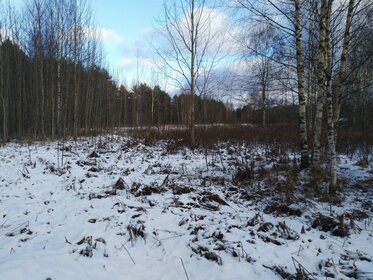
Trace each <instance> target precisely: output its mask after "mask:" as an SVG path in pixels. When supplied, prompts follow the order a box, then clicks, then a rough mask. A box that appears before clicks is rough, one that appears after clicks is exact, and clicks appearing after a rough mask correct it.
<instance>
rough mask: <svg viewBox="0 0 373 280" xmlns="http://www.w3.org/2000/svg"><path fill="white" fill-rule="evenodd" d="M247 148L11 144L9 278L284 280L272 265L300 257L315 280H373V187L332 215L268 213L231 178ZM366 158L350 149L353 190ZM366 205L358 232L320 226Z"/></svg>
mask: <svg viewBox="0 0 373 280" xmlns="http://www.w3.org/2000/svg"><path fill="white" fill-rule="evenodd" d="M61 149H63V150H64V151H61ZM242 150H248V149H242ZM249 150H250V149H249ZM218 151H220V152H218ZM240 151H241V150H240V146H239V145H233V144H232V145H231V146H230V147H229V144H226V146H225V147H224V148H221V149H220V150H209V151H208V155H207V158H205V151H204V150H198V149H197V150H195V151H191V150H189V149H187V148H182V147H181V148H180V150H177V151H170V149H169V147H168V144H167V143H166V142H158V143H155V144H154V145H152V146H146V145H144V144H143V143H142V142H141V141H136V140H134V139H130V138H123V137H119V136H112V137H110V138H105V137H104V138H102V137H97V138H84V139H81V140H79V141H77V142H75V141H66V142H65V143H63V144H62V143H58V142H40V143H33V144H29V145H27V144H16V143H10V144H7V145H5V146H3V147H0V279H48V278H50V279H53V280H54V279H187V276H186V274H187V275H188V277H189V279H201V280H202V279H203V280H206V279H274V278H276V277H278V278H281V277H280V276H279V275H278V274H276V273H275V272H274V270H273V269H269V268H273V267H281V268H283V269H284V270H285V271H287V272H289V273H291V274H292V275H295V273H296V268H295V266H294V264H293V259H292V258H294V259H295V260H296V261H299V263H300V264H301V265H302V266H304V268H305V269H307V271H309V272H311V273H312V275H313V276H312V277H314V279H322V278H325V273H326V272H330V273H333V274H334V275H335V277H336V278H337V279H350V278H349V277H348V276H346V273H344V272H346V271H347V272H350V271H355V272H356V271H357V272H358V277H359V279H373V274H372V272H373V262H372V261H371V260H372V252H373V237H372V236H373V224H372V217H371V216H372V215H371V214H372V209H373V206H372V205H371V204H369V201H372V200H371V198H372V192H370V191H368V192H367V191H366V189H365V190H358V189H356V190H348V191H346V193H345V200H344V202H343V203H342V204H341V205H339V206H333V207H332V213H330V205H329V204H328V203H325V202H320V201H316V200H313V199H311V198H308V199H305V200H299V201H298V202H297V203H293V204H292V206H291V209H300V210H302V212H303V213H302V215H300V216H296V215H293V216H289V215H282V214H276V213H274V212H268V211H264V209H265V207H266V206H267V205H268V203H269V201H270V198H268V200H265V199H263V200H261V199H259V200H258V199H253V200H248V199H243V198H242V196H241V192H242V190H243V189H244V190H245V191H247V192H248V193H249V194H250V193H251V189H250V188H254V186H236V185H235V184H234V183H232V176H234V174H235V172H236V167H235V166H234V165H235V164H236V162H237V161H238V160H242V159H244V158H245V157H246V155H245V154H243V152H240ZM250 151H251V152H252V153H255V155H252V157H253V158H255V157H256V156H258V155H261V156H263V154H264V151H263V149H262V148H261V147H254V148H253V149H251V150H250ZM92 152H95V153H96V155H94V154H92ZM218 153H221V154H220V155H219V154H218ZM232 153H233V155H232ZM62 155H63V157H62ZM95 156H97V157H95ZM264 158H265V157H264ZM355 162H356V160H355V159H353V158H350V157H347V156H341V161H340V165H339V168H340V169H339V171H340V173H341V174H344V175H345V176H347V177H348V178H349V179H350V185H352V184H353V183H354V182H356V181H358V180H361V179H365V180H366V179H370V178H372V174H371V173H370V172H369V171H370V170H369V169H368V168H361V167H358V166H356V165H355V164H354V163H355ZM206 163H207V165H206ZM271 165H272V164H271V162H266V160H265V159H263V162H262V163H260V164H257V165H256V166H265V167H266V168H270V166H271ZM271 172H272V171H271ZM280 176H282V175H280ZM284 176H285V175H284ZM285 177H286V176H285ZM285 177H283V178H281V180H279V181H281V182H282V181H284V180H286V178H285ZM120 178H121V179H122V180H123V184H122V185H121V184H120V183H118V182H119V181H118V180H119V179H120ZM263 184H264V183H263V182H262V183H261V184H260V186H263ZM260 186H259V188H260ZM371 187H372V186H370V189H371ZM230 188H231V190H229V189H230ZM240 188H241V189H240ZM255 188H256V187H255ZM253 193H254V192H253ZM255 195H256V194H255ZM272 195H273V194H271V196H272ZM363 203H366V204H367V205H368V208H366V209H365V210H364V209H362V208H361V205H362V204H363ZM369 205H370V206H369ZM369 207H370V208H369ZM356 209H360V210H362V211H363V212H364V213H366V214H367V215H368V216H369V217H368V218H364V219H354V220H353V223H354V226H351V229H350V235H349V236H348V237H344V238H342V237H337V236H334V235H333V234H332V233H331V232H323V231H320V229H319V228H313V227H311V225H312V221H313V220H314V219H315V216H316V215H318V214H323V215H326V216H330V215H331V214H332V215H333V217H337V215H341V214H343V213H347V212H348V213H351V211H353V210H356ZM266 212H267V213H266ZM254 217H257V219H256V220H255V219H254V220H255V222H253V223H252V225H248V221H250V220H251V219H252V218H254ZM347 221H348V220H347ZM264 223H271V225H272V227H271V226H270V225H269V229H268V230H267V231H260V228H261V226H263V224H264ZM302 228H304V229H305V231H304V232H303V230H302ZM302 232H303V233H302ZM289 237H291V238H289ZM269 239H270V240H272V241H275V243H278V244H277V245H276V244H274V243H273V242H272V241H270V242H268V240H269ZM183 265H184V267H185V271H184V268H183ZM320 267H321V268H320ZM309 277H311V276H309ZM309 279H312V278H309Z"/></svg>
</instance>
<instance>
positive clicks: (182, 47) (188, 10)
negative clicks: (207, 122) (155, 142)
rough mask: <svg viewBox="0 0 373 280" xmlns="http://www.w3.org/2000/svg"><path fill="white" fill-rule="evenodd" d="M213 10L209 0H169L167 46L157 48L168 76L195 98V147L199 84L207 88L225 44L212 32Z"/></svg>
mask: <svg viewBox="0 0 373 280" xmlns="http://www.w3.org/2000/svg"><path fill="white" fill-rule="evenodd" d="M212 11H213V9H211V8H209V7H208V6H207V1H206V0H172V1H169V2H167V1H165V2H164V14H163V19H162V21H161V28H160V30H159V31H160V34H161V35H162V37H163V39H164V40H165V45H166V46H165V48H156V51H157V53H158V54H159V56H160V57H161V58H162V60H163V62H164V63H165V64H166V66H167V68H168V69H169V70H171V72H172V75H169V76H168V77H169V78H172V79H174V80H175V81H176V82H177V84H178V85H179V86H180V88H184V84H186V85H187V90H188V91H189V93H190V95H191V98H190V106H189V126H190V144H191V146H192V147H193V146H194V145H195V128H194V126H195V95H196V94H197V91H198V87H197V85H204V84H205V82H207V81H208V76H209V75H210V73H211V69H213V67H214V66H215V64H216V62H217V55H218V54H219V53H220V51H221V45H220V44H217V34H214V32H213V30H212V27H213V22H214V20H216V18H214V14H213V12H212ZM175 75H176V78H175ZM199 80H204V82H203V81H201V82H199ZM203 87H204V88H205V86H203Z"/></svg>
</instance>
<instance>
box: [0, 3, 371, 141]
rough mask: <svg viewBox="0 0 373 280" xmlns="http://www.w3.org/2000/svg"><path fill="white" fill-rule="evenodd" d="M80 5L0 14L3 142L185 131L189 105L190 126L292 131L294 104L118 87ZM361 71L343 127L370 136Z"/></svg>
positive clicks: (358, 56)
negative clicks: (148, 129) (287, 127)
mask: <svg viewBox="0 0 373 280" xmlns="http://www.w3.org/2000/svg"><path fill="white" fill-rule="evenodd" d="M77 3H79V4H77ZM81 3H83V2H80V1H67V0H64V1H28V2H26V7H25V8H24V9H22V10H17V9H15V8H14V7H11V5H8V6H5V5H3V6H1V11H0V30H1V32H0V43H1V44H0V79H1V80H0V124H1V125H0V135H1V138H2V140H3V141H8V140H9V139H13V138H23V137H41V138H42V137H51V138H54V137H61V136H65V135H72V136H74V137H77V136H78V135H79V134H80V133H81V132H87V131H101V130H104V129H108V128H113V127H120V126H162V125H166V124H180V125H187V124H188V123H189V112H190V106H191V105H190V104H194V105H193V106H194V108H195V116H194V118H195V120H194V121H195V123H201V124H203V123H205V124H210V123H253V124H263V116H264V120H265V123H264V125H267V124H283V123H293V124H297V123H298V111H299V109H298V108H299V106H298V103H297V101H293V102H290V101H289V100H281V99H280V98H276V97H272V98H270V97H267V98H266V99H263V100H261V99H260V98H259V99H258V100H257V101H255V102H250V104H247V105H245V106H243V107H240V108H236V107H234V106H233V104H231V103H228V102H224V101H221V100H215V99H213V98H211V97H203V96H204V95H198V94H196V96H194V97H193V101H192V102H191V96H192V95H191V94H190V93H189V92H188V91H185V92H183V93H180V94H178V95H176V96H173V97H172V96H170V95H169V94H168V93H167V92H165V91H164V90H162V89H161V88H160V87H159V86H149V85H147V84H145V83H141V82H138V83H137V85H135V86H133V87H132V88H126V87H125V86H123V85H118V84H117V83H116V82H115V81H114V79H113V78H112V76H111V75H110V74H109V72H108V71H107V70H106V69H105V59H104V56H103V51H102V47H101V45H100V42H99V40H98V34H97V33H96V31H95V29H94V22H93V20H92V13H91V11H90V10H89V9H88V7H87V5H82V4H81ZM359 39H361V38H359ZM367 40H368V41H369V40H371V38H370V37H369V39H367ZM368 45H369V44H365V43H364V44H361V52H360V51H359V52H353V53H352V54H351V55H352V56H354V60H353V61H355V62H356V63H360V62H359V61H362V60H364V57H366V56H364V55H363V54H367V52H371V51H372V47H371V46H372V45H369V46H370V47H369V46H368ZM370 65H371V64H369V67H370ZM352 66H353V65H352ZM352 66H351V67H352ZM368 69H369V68H368V67H366V68H364V67H360V68H357V71H355V72H353V74H352V75H351V76H349V77H348V78H350V79H351V80H353V79H354V80H355V81H356V79H357V78H358V77H362V78H361V79H362V80H360V81H359V82H357V83H352V82H351V83H349V84H350V85H351V86H347V88H346V94H345V96H346V97H349V96H353V97H352V98H344V99H343V100H342V107H343V108H342V110H341V112H342V113H341V119H343V125H344V126H350V127H354V128H356V129H364V130H371V129H372V124H373V113H372V112H373V102H372V98H371V96H369V93H368V91H369V90H370V80H369V79H371V75H370V74H369V73H366V74H364V73H365V72H364V71H368ZM359 71H360V72H361V73H360V72H359ZM363 74H364V75H366V76H364V75H363ZM353 75H356V76H355V77H354V76H353ZM310 86H312V85H310ZM230 94H231V93H229V92H227V94H226V95H227V96H229V95H230ZM254 95H255V93H254ZM258 95H260V93H258ZM209 96H214V94H213V93H212V94H210V95H209ZM311 101H312V100H311ZM263 102H266V103H265V104H264V103H263ZM307 106H308V107H307V108H308V109H307V113H308V114H310V115H312V114H314V111H313V110H314V109H313V106H314V105H313V104H312V103H308V105H307ZM263 113H265V115H264V114H263Z"/></svg>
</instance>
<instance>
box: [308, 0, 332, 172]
mask: <svg viewBox="0 0 373 280" xmlns="http://www.w3.org/2000/svg"><path fill="white" fill-rule="evenodd" d="M327 9H328V0H323V1H322V3H321V15H320V35H319V36H320V39H319V41H320V42H319V63H318V72H317V76H318V77H317V83H318V95H317V100H316V112H315V123H314V136H313V156H312V164H313V166H314V167H316V168H319V167H320V156H321V130H322V118H323V109H324V100H325V82H326V76H325V75H326V72H327V65H326V62H327V54H326V53H327V50H326V21H327V12H328V11H327Z"/></svg>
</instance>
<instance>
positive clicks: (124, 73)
mask: <svg viewBox="0 0 373 280" xmlns="http://www.w3.org/2000/svg"><path fill="white" fill-rule="evenodd" d="M90 3H91V6H92V10H93V13H94V15H95V18H96V24H97V28H99V29H100V30H101V33H102V34H101V35H102V41H103V44H104V49H105V51H106V58H107V61H108V63H109V67H110V69H111V71H110V72H113V74H114V76H116V77H118V76H119V77H124V82H126V83H127V84H131V83H133V82H134V80H135V79H136V76H137V75H136V60H137V58H136V54H137V53H138V54H139V55H138V56H139V57H141V58H142V59H145V58H146V57H147V56H148V55H149V52H150V51H151V47H150V46H149V44H148V39H149V36H148V34H150V32H151V31H152V30H153V28H154V25H155V23H156V19H157V18H158V17H159V16H160V14H161V12H162V4H163V0H146V1H136V0H90ZM142 78H143V79H146V77H142Z"/></svg>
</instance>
